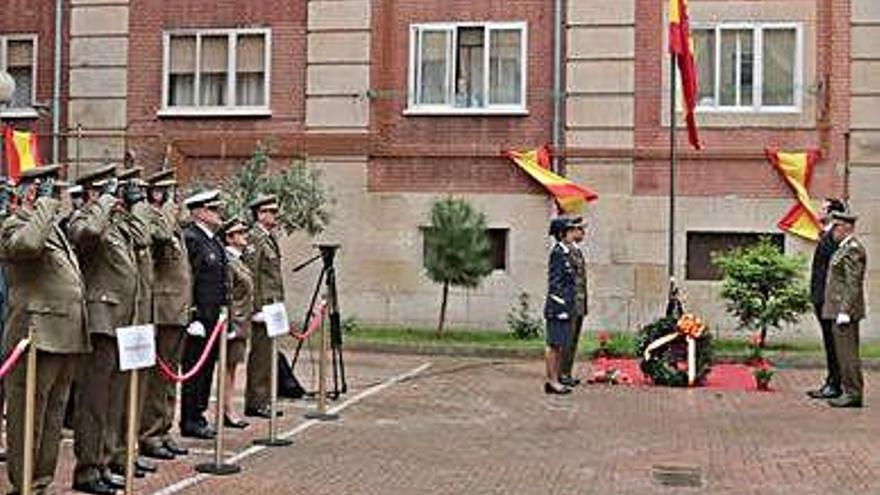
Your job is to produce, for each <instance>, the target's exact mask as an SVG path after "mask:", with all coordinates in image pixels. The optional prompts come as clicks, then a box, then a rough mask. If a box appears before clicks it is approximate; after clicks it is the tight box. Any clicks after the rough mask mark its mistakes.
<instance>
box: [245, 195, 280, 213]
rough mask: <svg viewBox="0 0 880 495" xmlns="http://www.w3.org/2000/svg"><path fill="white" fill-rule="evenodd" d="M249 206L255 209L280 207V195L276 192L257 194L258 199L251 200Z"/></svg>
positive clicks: (275, 208)
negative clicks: (276, 194)
mask: <svg viewBox="0 0 880 495" xmlns="http://www.w3.org/2000/svg"><path fill="white" fill-rule="evenodd" d="M248 207H249V208H250V209H251V210H252V211H253V210H261V209H266V210H277V209H278V197H277V196H275V195H274V194H260V195H259V196H257V199H255V200H253V201H251V203H250V204H249V205H248Z"/></svg>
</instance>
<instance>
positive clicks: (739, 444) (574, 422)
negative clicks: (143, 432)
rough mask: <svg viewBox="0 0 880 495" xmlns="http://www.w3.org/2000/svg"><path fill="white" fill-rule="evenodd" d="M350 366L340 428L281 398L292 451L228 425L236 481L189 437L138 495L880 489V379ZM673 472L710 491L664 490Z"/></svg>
mask: <svg viewBox="0 0 880 495" xmlns="http://www.w3.org/2000/svg"><path fill="white" fill-rule="evenodd" d="M424 363H430V367H427V368H424V367H422V368H421V371H420V372H418V373H417V374H415V375H414V376H411V377H407V378H403V379H402V380H400V381H399V382H394V381H389V379H391V378H392V377H400V376H401V375H403V374H405V373H407V372H411V371H413V370H415V369H417V368H419V367H420V366H422V365H423V364H424ZM347 365H348V372H349V376H350V391H349V393H348V394H347V395H346V396H345V397H344V399H343V400H342V401H340V402H339V403H333V406H334V407H337V408H340V409H341V411H340V415H341V419H340V420H339V421H336V422H332V423H316V422H307V421H306V420H304V419H303V418H302V414H301V413H302V412H304V411H305V410H307V409H310V408H311V407H312V404H311V403H307V402H304V401H293V402H285V403H284V405H283V408H284V410H285V416H284V418H283V419H282V421H280V424H279V431H281V432H288V434H289V436H291V437H292V440H293V442H294V444H293V445H292V446H290V447H285V448H278V449H265V450H258V449H254V448H250V447H249V446H250V441H251V440H252V439H253V438H255V437H257V436H261V435H263V434H265V431H266V430H265V425H264V424H262V423H261V424H260V425H254V426H251V427H250V428H249V429H247V430H245V431H244V432H237V431H233V430H227V431H228V432H230V439H229V442H228V446H227V448H228V451H229V452H230V454H233V453H235V452H241V451H245V454H244V455H240V456H239V457H238V458H236V459H237V460H238V462H239V464H240V465H241V466H242V468H243V470H242V472H241V473H240V474H238V475H234V476H229V477H222V478H218V477H195V478H194V476H195V473H194V472H193V470H192V465H193V464H195V463H196V462H204V461H205V460H208V459H210V451H209V450H208V449H210V448H211V443H209V442H190V445H191V446H193V447H197V448H198V452H199V455H194V456H189V457H186V458H183V460H181V461H174V462H172V463H164V464H162V465H161V470H160V473H159V474H156V475H152V476H149V477H148V478H146V479H145V480H139V481H138V483H137V487H136V493H143V494H162V495H171V494H173V493H183V494H210V495H222V494H240V493H254V492H259V493H265V494H272V495H276V494H308V495H325V494H326V495H331V494H333V495H338V494H365V495H368V494H383V495H384V494H389V495H392V494H395V495H396V494H401V495H404V494H405V495H410V494H412V495H416V494H419V495H421V494H469V495H470V494H505V495H508V494H557V493H558V494H640V495H641V494H654V493H657V494H678V493H684V494H691V493H712V494H731V495H733V494H736V495H751V494H754V495H759V494H760V495H765V494H768V495H769V494H799V495H800V494H823V495H825V494H880V406H874V403H873V401H872V399H874V398H875V396H877V394H878V392H876V387H873V388H872V385H873V383H874V382H875V381H876V380H877V379H878V378H880V374H878V373H874V372H870V373H868V376H867V377H866V381H867V382H868V391H867V399H868V404H867V406H868V407H866V408H864V409H861V410H834V409H831V408H829V407H827V405H825V404H823V403H820V402H816V401H811V400H810V399H808V398H807V397H806V396H805V395H804V393H803V391H804V390H806V389H807V388H809V387H810V386H812V385H814V384H815V382H816V381H817V380H818V378H819V376H820V374H821V373H820V372H818V371H815V370H781V371H780V373H779V374H778V375H777V376H776V377H775V378H774V383H775V386H776V387H777V390H776V391H775V392H772V393H760V392H745V391H723V392H719V391H715V390H700V389H696V390H681V389H665V388H650V387H643V388H632V387H608V386H584V387H579V388H578V389H577V390H576V392H575V393H574V394H573V395H571V396H568V397H548V396H545V395H544V394H543V393H542V390H541V373H542V365H541V363H540V362H538V361H533V360H529V361H511V360H487V359H457V358H431V357H425V356H399V355H394V356H390V355H380V354H359V355H352V356H349V357H348V362H347ZM300 375H301V376H304V377H306V378H308V376H309V374H308V373H307V372H305V373H300ZM876 400H877V401H878V402H877V404H880V398H877V399H876ZM346 401H347V402H346ZM246 449H250V450H246ZM63 456H64V459H63V462H62V466H61V467H60V468H59V473H58V477H57V478H56V486H57V487H58V491H59V492H60V493H73V492H69V491H68V490H67V487H68V486H69V485H70V470H71V463H72V459H71V458H72V452H71V448H70V445H69V442H68V443H67V444H66V445H65V448H64V451H63ZM661 467H662V469H667V470H671V471H679V472H684V471H687V472H688V473H686V474H689V475H688V476H684V475H682V474H678V475H676V474H671V475H669V476H670V477H671V478H674V481H680V482H683V483H698V484H699V486H697V487H689V488H682V487H668V486H664V485H662V484H661V483H660V482H659V481H658V479H657V478H658V476H659V474H655V473H657V471H658V470H659V469H661ZM691 474H696V476H690V475H691Z"/></svg>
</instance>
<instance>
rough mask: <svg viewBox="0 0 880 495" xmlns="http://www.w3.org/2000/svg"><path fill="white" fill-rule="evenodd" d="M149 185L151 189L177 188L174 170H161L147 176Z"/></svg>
mask: <svg viewBox="0 0 880 495" xmlns="http://www.w3.org/2000/svg"><path fill="white" fill-rule="evenodd" d="M147 184H149V185H150V186H151V187H171V186H176V185H177V181H176V180H174V169H171V168H167V169H165V170H159V171H158V172H155V173H152V174H150V175H148V176H147Z"/></svg>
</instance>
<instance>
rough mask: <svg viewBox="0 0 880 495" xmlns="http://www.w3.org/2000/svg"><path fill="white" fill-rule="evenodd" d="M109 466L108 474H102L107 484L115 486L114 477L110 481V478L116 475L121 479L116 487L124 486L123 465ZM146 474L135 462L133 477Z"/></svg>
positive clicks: (140, 476)
mask: <svg viewBox="0 0 880 495" xmlns="http://www.w3.org/2000/svg"><path fill="white" fill-rule="evenodd" d="M109 467H110V475H109V476H104V481H106V482H107V484H108V485H111V486H115V485H116V482H115V481H116V480H115V479H114V480H112V481H111V479H110V478H111V477H114V476H118V477H119V479H121V480H122V486H121V487H118V488H125V466H123V465H121V464H111V465H110V466H109ZM146 475H147V472H146V471H144V470H143V469H140V468H138V467H137V463H135V466H134V477H135V478H143V477H144V476H146Z"/></svg>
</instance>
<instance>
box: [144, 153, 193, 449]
mask: <svg viewBox="0 0 880 495" xmlns="http://www.w3.org/2000/svg"><path fill="white" fill-rule="evenodd" d="M176 185H177V181H175V180H174V170H171V169H168V170H161V171H159V172H156V173H154V174H152V175H150V176H148V177H147V203H146V204H145V206H146V207H145V208H144V209H143V210H144V211H143V214H144V215H145V216H146V218H148V224H149V225H150V227H151V229H152V238H153V320H154V323H155V325H156V353H157V354H158V355H159V356H160V357H161V358H162V359H163V360H164V361H165V362H166V363H169V365H170V366H171V367H172V368H174V369H177V368H178V366H179V363H180V357H181V352H182V349H183V345H182V344H183V338H184V334H185V330H184V329H185V328H186V326H187V324H189V317H190V306H191V304H192V278H191V274H190V267H189V260H188V255H187V251H186V244H185V243H184V241H183V231H182V229H181V226H180V223H179V222H178V221H177V219H178V210H179V205H178V204H177V203H175V201H174V194H173V192H172V190H173V189H174V187H175V186H176ZM145 382H146V386H147V392H146V397H145V398H144V407H143V414H142V417H141V425H140V452H141V453H142V454H144V455H146V456H149V457H153V458H156V459H173V458H174V456H177V455H186V454H188V453H189V452H188V451H187V449H186V448H184V447H183V446H181V445H180V444H179V443H178V442H177V441H176V440H175V439H174V438H173V437H172V436H171V428H172V426H173V425H174V407H175V405H176V403H177V387H176V385H175V384H174V383H173V382H170V381H168V380H166V379H165V378H164V377H163V376H162V373H161V372H160V371H159V369H158V368H156V367H154V368H153V369H151V370H150V371H149V372H148V373H147V374H146V376H145Z"/></svg>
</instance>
